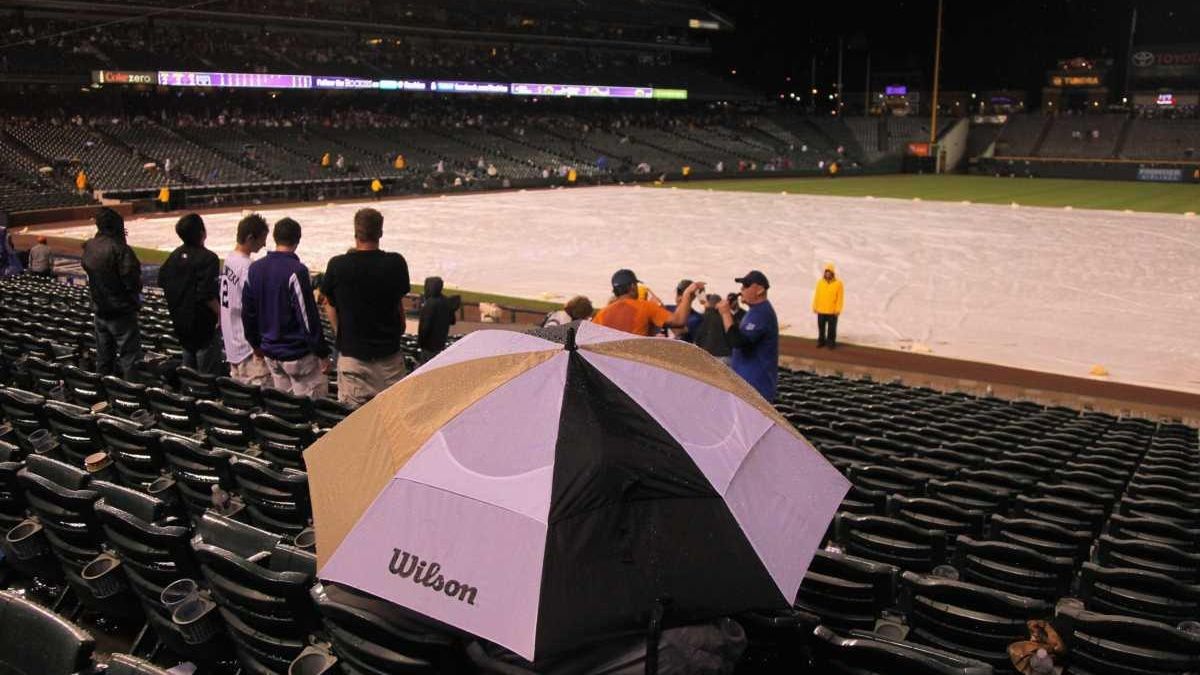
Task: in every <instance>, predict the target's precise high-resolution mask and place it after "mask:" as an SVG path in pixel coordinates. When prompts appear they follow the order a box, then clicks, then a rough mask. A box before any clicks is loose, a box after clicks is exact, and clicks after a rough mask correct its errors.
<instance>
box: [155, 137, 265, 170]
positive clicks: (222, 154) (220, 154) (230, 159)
mask: <svg viewBox="0 0 1200 675" xmlns="http://www.w3.org/2000/svg"><path fill="white" fill-rule="evenodd" d="M164 128H165V127H164ZM168 131H170V132H171V133H174V134H175V135H176V136H178V137H180V138H182V139H183V140H185V141H187V142H189V143H191V144H193V145H196V146H199V147H201V148H204V149H205V150H207V151H209V152H211V153H212V154H214V155H217V156H218V157H221V158H223V159H225V161H227V162H230V163H233V164H236V165H238V166H240V167H242V168H243V169H246V170H247V171H252V172H254V173H257V174H263V175H265V177H266V178H269V179H271V180H282V179H283V177H282V176H280V175H279V174H277V173H275V172H274V171H271V170H270V169H267V168H266V167H261V166H253V165H251V164H250V163H249V162H247V161H245V160H243V159H242V158H241V157H235V156H233V155H231V154H229V153H228V152H225V151H224V150H222V149H220V148H218V147H216V146H213V145H209V144H207V143H205V142H204V141H202V140H200V139H198V138H196V137H194V136H192V135H191V134H189V133H187V132H186V131H185V130H183V129H169V130H168Z"/></svg>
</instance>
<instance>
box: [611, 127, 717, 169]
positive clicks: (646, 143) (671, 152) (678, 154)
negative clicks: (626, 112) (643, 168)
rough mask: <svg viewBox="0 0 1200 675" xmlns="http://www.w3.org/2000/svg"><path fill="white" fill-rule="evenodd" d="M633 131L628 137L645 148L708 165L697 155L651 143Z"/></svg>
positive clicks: (693, 162) (686, 160)
mask: <svg viewBox="0 0 1200 675" xmlns="http://www.w3.org/2000/svg"><path fill="white" fill-rule="evenodd" d="M635 133H636V132H631V133H630V134H629V138H630V140H632V141H633V142H634V143H637V144H640V145H644V146H646V147H647V148H654V149H655V150H657V151H659V152H661V153H663V154H664V155H668V156H672V157H677V158H679V159H682V160H684V161H685V162H691V163H692V164H698V165H700V166H707V165H708V162H706V161H704V160H703V159H700V158H698V157H693V156H691V155H685V154H683V153H682V152H679V151H678V150H672V149H669V148H666V147H663V146H661V145H658V144H656V143H651V142H649V141H646V140H643V139H641V138H638V137H637V136H636V135H635Z"/></svg>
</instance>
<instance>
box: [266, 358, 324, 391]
mask: <svg viewBox="0 0 1200 675" xmlns="http://www.w3.org/2000/svg"><path fill="white" fill-rule="evenodd" d="M266 362H267V370H269V371H270V372H271V380H272V386H273V387H274V388H275V389H278V390H279V391H286V392H287V393H289V394H291V395H293V396H307V397H308V398H313V399H316V398H325V397H326V396H328V395H329V378H327V377H325V373H323V372H321V359H319V358H317V357H316V356H314V355H312V354H308V355H307V356H303V357H301V358H298V359H296V360H295V361H276V360H275V359H266Z"/></svg>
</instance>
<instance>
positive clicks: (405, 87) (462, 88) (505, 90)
mask: <svg viewBox="0 0 1200 675" xmlns="http://www.w3.org/2000/svg"><path fill="white" fill-rule="evenodd" d="M92 81H93V82H94V83H96V84H128V85H155V84H156V85H158V86H160V87H183V88H192V87H195V88H221V89H322V90H343V91H349V90H363V91H367V90H378V91H406V92H407V91H411V92H432V93H438V94H487V95H507V96H549V97H566V98H571V97H583V98H633V99H660V100H684V99H687V97H688V93H687V90H686V89H664V88H661V87H660V88H655V87H630V86H618V85H594V84H561V83H546V82H512V83H506V82H469V81H461V80H428V81H427V80H415V79H413V80H410V79H384V80H373V79H368V78H361V77H337V76H327V75H290V74H282V73H222V72H198V71H188V70H158V71H117V70H95V71H92Z"/></svg>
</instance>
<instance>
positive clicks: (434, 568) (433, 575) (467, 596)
mask: <svg viewBox="0 0 1200 675" xmlns="http://www.w3.org/2000/svg"><path fill="white" fill-rule="evenodd" d="M441 569H442V566H441V565H439V564H438V563H431V562H428V561H425V560H421V558H420V557H418V556H417V555H415V554H412V553H408V552H407V551H401V550H400V549H398V548H394V549H392V561H391V562H390V563H388V571H389V572H391V573H392V574H395V575H396V576H398V577H400V578H401V579H409V578H411V579H412V580H413V583H417V584H420V585H422V586H424V587H425V588H428V589H431V590H433V591H435V592H437V591H445V593H446V596H447V597H450V598H458V599H459V600H461V601H463V602H466V603H467V604H468V605H473V604H475V595H476V594H477V593H478V592H479V589H477V588H475V587H474V586H470V585H468V584H465V583H462V582H461V581H458V580H456V579H450V580H449V581H447V580H446V577H444V576H442V575H441V574H438V572H440V571H441Z"/></svg>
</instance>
